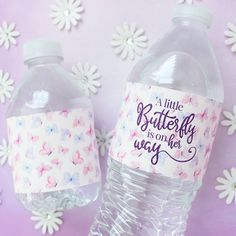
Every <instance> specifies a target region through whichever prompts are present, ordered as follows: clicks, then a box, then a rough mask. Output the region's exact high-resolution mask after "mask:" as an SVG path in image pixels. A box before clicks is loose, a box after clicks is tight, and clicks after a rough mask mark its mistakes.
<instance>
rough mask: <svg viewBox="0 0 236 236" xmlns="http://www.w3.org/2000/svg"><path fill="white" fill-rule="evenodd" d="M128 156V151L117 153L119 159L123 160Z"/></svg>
mask: <svg viewBox="0 0 236 236" xmlns="http://www.w3.org/2000/svg"><path fill="white" fill-rule="evenodd" d="M125 156H126V153H125V152H118V153H117V158H118V160H120V161H122V160H123V159H124V158H125Z"/></svg>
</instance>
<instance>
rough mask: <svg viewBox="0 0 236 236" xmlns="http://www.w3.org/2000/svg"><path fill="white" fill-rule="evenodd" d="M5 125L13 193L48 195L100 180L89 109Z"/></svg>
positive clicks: (9, 121) (18, 119)
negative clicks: (9, 152) (44, 193)
mask: <svg viewBox="0 0 236 236" xmlns="http://www.w3.org/2000/svg"><path fill="white" fill-rule="evenodd" d="M7 125H8V136H9V144H10V146H11V160H12V170H13V180H14V186H15V192H17V193H39V192H50V191H56V190H65V189H71V188H76V187H80V186H84V185H88V184H91V183H95V182H98V181H100V167H99V159H98V152H97V143H96V137H95V133H94V123H93V112H92V110H91V109H86V108H79V109H72V110H64V111H55V112H48V113H37V114H33V115H27V116H20V117H11V118H8V119H7Z"/></svg>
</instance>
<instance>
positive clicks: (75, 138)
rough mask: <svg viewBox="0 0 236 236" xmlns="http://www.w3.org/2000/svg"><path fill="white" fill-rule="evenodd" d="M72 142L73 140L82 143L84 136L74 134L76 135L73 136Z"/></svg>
mask: <svg viewBox="0 0 236 236" xmlns="http://www.w3.org/2000/svg"><path fill="white" fill-rule="evenodd" d="M74 140H75V141H76V142H81V141H84V134H83V133H81V134H76V135H75V136H74Z"/></svg>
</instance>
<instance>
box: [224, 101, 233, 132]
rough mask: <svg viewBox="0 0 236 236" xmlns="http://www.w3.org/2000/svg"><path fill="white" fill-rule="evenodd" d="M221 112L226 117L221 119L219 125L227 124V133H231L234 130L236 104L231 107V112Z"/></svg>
mask: <svg viewBox="0 0 236 236" xmlns="http://www.w3.org/2000/svg"><path fill="white" fill-rule="evenodd" d="M223 114H224V116H225V117H226V120H222V121H221V125H223V126H229V128H228V131H227V134H228V135H232V134H234V133H235V131H236V105H235V106H234V107H233V113H230V112H228V111H224V112H223Z"/></svg>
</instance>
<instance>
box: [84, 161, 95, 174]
mask: <svg viewBox="0 0 236 236" xmlns="http://www.w3.org/2000/svg"><path fill="white" fill-rule="evenodd" d="M92 171H93V165H92V163H91V162H90V163H89V164H88V165H87V166H85V167H84V170H83V174H84V175H87V174H88V173H89V172H92Z"/></svg>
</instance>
